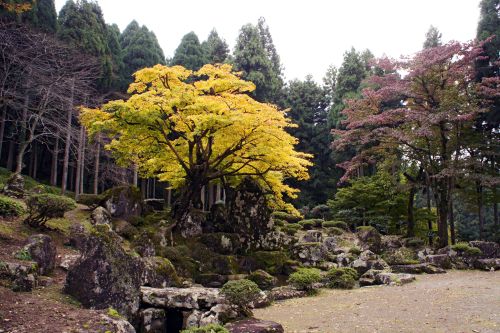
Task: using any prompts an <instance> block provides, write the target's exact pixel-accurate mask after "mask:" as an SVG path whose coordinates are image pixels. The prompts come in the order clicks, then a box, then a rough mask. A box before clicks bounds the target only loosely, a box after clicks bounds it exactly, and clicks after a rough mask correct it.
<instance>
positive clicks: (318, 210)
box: [309, 204, 331, 219]
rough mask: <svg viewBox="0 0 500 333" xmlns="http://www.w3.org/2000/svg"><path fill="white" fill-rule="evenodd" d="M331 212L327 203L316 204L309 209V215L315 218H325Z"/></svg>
mask: <svg viewBox="0 0 500 333" xmlns="http://www.w3.org/2000/svg"><path fill="white" fill-rule="evenodd" d="M330 214H331V209H330V207H329V206H328V205H325V204H322V205H317V206H315V207H313V208H312V209H311V211H310V212H309V215H311V216H312V217H314V218H316V219H325V218H328V217H329V216H330Z"/></svg>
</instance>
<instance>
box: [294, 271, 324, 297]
mask: <svg viewBox="0 0 500 333" xmlns="http://www.w3.org/2000/svg"><path fill="white" fill-rule="evenodd" d="M320 281H321V272H320V270H319V269H317V268H299V269H298V270H297V271H296V272H294V273H292V274H290V277H289V278H288V283H290V284H291V285H292V286H294V287H295V288H297V289H299V290H305V291H311V290H313V285H314V284H315V283H318V282H320Z"/></svg>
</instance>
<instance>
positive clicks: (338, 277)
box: [326, 267, 358, 289]
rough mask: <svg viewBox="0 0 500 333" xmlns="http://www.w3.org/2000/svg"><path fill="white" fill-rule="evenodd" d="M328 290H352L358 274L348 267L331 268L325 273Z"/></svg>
mask: <svg viewBox="0 0 500 333" xmlns="http://www.w3.org/2000/svg"><path fill="white" fill-rule="evenodd" d="M326 278H327V281H328V282H327V285H328V287H329V288H337V289H352V288H354V286H355V285H356V280H357V279H358V273H357V272H356V270H354V269H353V268H350V267H341V268H332V269H330V270H329V271H328V273H326Z"/></svg>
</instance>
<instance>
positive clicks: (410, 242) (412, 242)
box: [405, 238, 424, 248]
mask: <svg viewBox="0 0 500 333" xmlns="http://www.w3.org/2000/svg"><path fill="white" fill-rule="evenodd" d="M405 244H406V246H408V247H414V248H415V247H421V246H423V245H424V241H423V240H422V239H420V238H410V239H407V240H406V242H405Z"/></svg>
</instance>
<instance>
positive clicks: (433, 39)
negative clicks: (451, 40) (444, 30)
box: [423, 25, 443, 49]
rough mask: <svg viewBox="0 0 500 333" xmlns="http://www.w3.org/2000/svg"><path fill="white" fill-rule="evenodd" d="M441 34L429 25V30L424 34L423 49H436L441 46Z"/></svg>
mask: <svg viewBox="0 0 500 333" xmlns="http://www.w3.org/2000/svg"><path fill="white" fill-rule="evenodd" d="M441 37H442V34H441V32H439V30H438V28H436V27H435V26H433V25H431V26H430V27H429V30H427V32H426V33H425V41H424V45H423V47H424V49H430V48H431V47H437V46H441V45H443V43H442V42H441Z"/></svg>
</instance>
